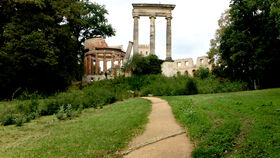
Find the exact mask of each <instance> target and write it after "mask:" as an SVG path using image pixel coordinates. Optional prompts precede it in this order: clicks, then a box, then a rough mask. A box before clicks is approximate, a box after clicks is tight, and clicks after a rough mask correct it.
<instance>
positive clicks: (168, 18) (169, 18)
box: [165, 16, 173, 20]
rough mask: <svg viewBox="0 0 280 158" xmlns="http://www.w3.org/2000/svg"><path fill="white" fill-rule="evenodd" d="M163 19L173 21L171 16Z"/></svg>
mask: <svg viewBox="0 0 280 158" xmlns="http://www.w3.org/2000/svg"><path fill="white" fill-rule="evenodd" d="M165 19H166V20H171V19H173V17H172V16H167V17H165Z"/></svg>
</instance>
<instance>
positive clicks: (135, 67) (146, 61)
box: [124, 54, 163, 75]
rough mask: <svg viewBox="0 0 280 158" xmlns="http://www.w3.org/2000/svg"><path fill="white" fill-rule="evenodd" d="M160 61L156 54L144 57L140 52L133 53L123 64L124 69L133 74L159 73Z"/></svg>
mask: <svg viewBox="0 0 280 158" xmlns="http://www.w3.org/2000/svg"><path fill="white" fill-rule="evenodd" d="M162 62H163V61H162V60H160V59H158V57H157V56H156V55H149V56H147V57H144V56H143V55H141V54H135V55H133V57H132V59H131V60H130V61H129V62H127V63H126V64H125V65H124V70H125V71H126V72H131V73H132V74H133V75H147V74H160V73H161V64H162Z"/></svg>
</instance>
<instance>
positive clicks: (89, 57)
mask: <svg viewBox="0 0 280 158" xmlns="http://www.w3.org/2000/svg"><path fill="white" fill-rule="evenodd" d="M88 59H89V60H88V74H89V75H91V71H92V67H91V63H92V59H91V56H90V55H89V56H88Z"/></svg>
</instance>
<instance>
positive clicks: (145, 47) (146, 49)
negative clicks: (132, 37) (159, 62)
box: [138, 44, 150, 57]
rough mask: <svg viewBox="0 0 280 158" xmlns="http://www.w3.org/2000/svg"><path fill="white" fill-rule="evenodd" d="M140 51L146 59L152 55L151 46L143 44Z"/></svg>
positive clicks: (139, 48)
mask: <svg viewBox="0 0 280 158" xmlns="http://www.w3.org/2000/svg"><path fill="white" fill-rule="evenodd" d="M138 50H139V54H142V55H143V56H144V57H146V56H148V55H150V46H149V45H145V44H141V45H139V47H138Z"/></svg>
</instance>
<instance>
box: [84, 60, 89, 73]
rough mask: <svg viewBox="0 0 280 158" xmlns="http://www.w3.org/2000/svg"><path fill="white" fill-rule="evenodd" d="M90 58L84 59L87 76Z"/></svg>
mask: <svg viewBox="0 0 280 158" xmlns="http://www.w3.org/2000/svg"><path fill="white" fill-rule="evenodd" d="M87 61H88V57H87V56H85V58H84V68H85V74H86V75H88V62H87Z"/></svg>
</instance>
